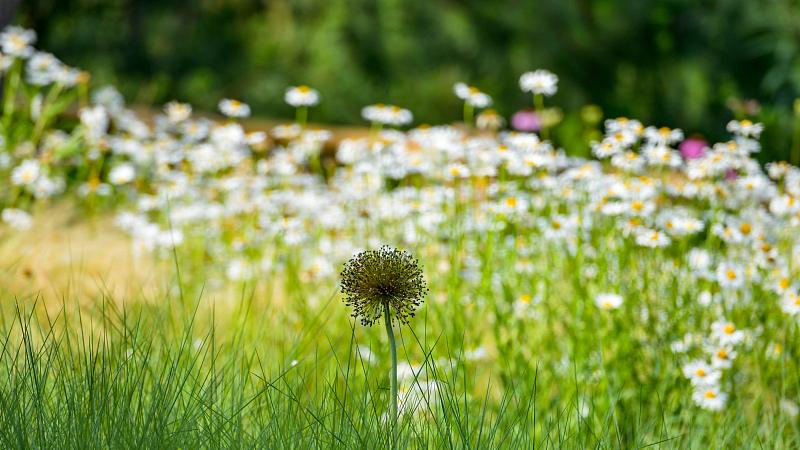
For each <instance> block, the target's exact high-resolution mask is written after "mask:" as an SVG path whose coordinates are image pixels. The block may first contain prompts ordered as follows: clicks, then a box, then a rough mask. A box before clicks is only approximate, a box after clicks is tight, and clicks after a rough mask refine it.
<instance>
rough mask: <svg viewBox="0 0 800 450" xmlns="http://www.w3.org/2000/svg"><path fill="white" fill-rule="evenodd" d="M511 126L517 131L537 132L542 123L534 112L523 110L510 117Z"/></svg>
mask: <svg viewBox="0 0 800 450" xmlns="http://www.w3.org/2000/svg"><path fill="white" fill-rule="evenodd" d="M511 126H512V127H514V129H515V130H517V131H539V130H540V129H541V128H542V121H541V119H540V118H539V115H538V114H536V113H535V112H533V111H528V110H524V109H523V110H522V111H517V112H516V113H514V115H513V116H512V117H511Z"/></svg>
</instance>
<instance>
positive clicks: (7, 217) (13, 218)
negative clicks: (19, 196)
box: [0, 208, 33, 231]
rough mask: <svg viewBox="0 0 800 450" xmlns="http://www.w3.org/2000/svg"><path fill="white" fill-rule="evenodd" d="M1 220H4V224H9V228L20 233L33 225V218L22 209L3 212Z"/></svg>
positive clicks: (0, 215) (9, 209) (10, 209)
mask: <svg viewBox="0 0 800 450" xmlns="http://www.w3.org/2000/svg"><path fill="white" fill-rule="evenodd" d="M0 218H2V220H3V222H4V223H6V224H8V226H10V227H11V228H14V229H16V230H18V231H24V230H27V229H29V228H30V227H31V226H32V225H33V218H32V217H31V215H30V214H28V213H26V212H25V211H23V210H21V209H16V208H6V209H4V210H3V212H2V214H0Z"/></svg>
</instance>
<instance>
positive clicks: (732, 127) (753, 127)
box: [727, 119, 764, 139]
mask: <svg viewBox="0 0 800 450" xmlns="http://www.w3.org/2000/svg"><path fill="white" fill-rule="evenodd" d="M727 128H728V131H730V132H731V133H733V134H735V135H737V136H742V137H752V138H756V139H758V137H759V136H760V135H761V132H762V131H764V125H762V124H760V123H753V121H751V120H747V119H744V120H731V121H730V122H728V127H727Z"/></svg>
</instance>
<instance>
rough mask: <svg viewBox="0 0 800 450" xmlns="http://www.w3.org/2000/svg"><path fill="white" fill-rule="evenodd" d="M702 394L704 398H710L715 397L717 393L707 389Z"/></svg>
mask: <svg viewBox="0 0 800 450" xmlns="http://www.w3.org/2000/svg"><path fill="white" fill-rule="evenodd" d="M703 396H705V398H709V399H710V398H717V393H716V392H714V391H710V390H709V391H706V392H705V393H704V394H703Z"/></svg>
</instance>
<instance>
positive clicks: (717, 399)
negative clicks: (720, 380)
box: [692, 386, 728, 411]
mask: <svg viewBox="0 0 800 450" xmlns="http://www.w3.org/2000/svg"><path fill="white" fill-rule="evenodd" d="M692 400H694V402H695V403H697V405H698V406H700V407H701V408H703V409H707V410H709V411H719V410H721V409H722V408H724V407H725V404H726V403H727V401H728V394H726V393H724V392H721V391H720V390H719V388H718V387H714V386H707V387H703V388H701V389H696V390H695V391H694V393H693V394H692Z"/></svg>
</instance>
